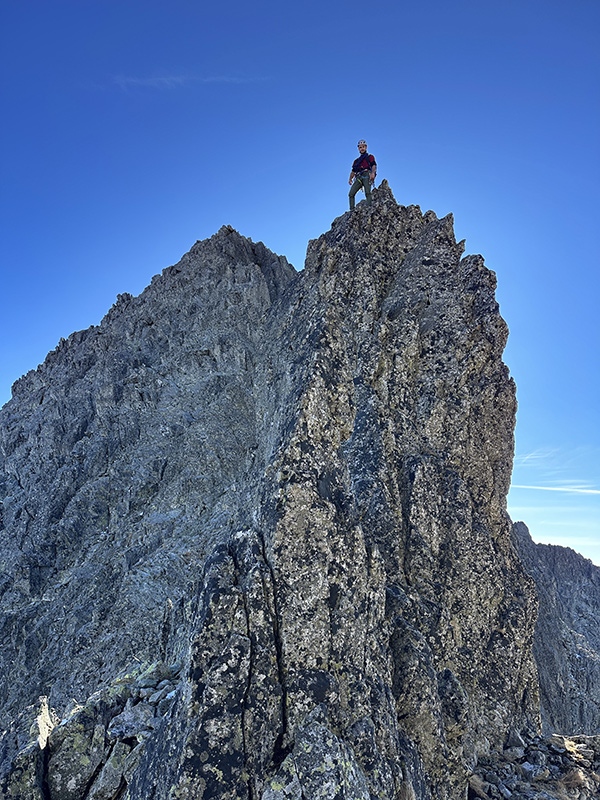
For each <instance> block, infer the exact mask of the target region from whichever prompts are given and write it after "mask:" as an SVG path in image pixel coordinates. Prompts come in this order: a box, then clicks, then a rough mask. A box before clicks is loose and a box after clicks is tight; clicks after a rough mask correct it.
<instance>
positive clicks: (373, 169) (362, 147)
mask: <svg viewBox="0 0 600 800" xmlns="http://www.w3.org/2000/svg"><path fill="white" fill-rule="evenodd" d="M358 152H359V153H360V155H359V157H358V158H357V159H356V160H355V162H354V164H352V172H351V173H350V178H349V179H348V183H349V184H350V187H351V188H350V191H349V192H348V197H349V198H350V211H352V209H353V208H354V196H355V194H356V193H357V192H358V191H360V190H361V189H364V190H365V195H366V196H367V205H369V206H370V205H371V185H372V184H373V183H375V176H376V175H377V162H376V161H375V156H370V155H369V154H368V153H367V143H366V142H365V140H364V139H361V140H360V141H359V143H358Z"/></svg>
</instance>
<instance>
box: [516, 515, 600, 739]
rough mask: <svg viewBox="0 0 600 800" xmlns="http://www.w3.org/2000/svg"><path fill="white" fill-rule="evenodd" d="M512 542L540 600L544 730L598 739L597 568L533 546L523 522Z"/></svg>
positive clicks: (569, 554)
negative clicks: (596, 737) (584, 735)
mask: <svg viewBox="0 0 600 800" xmlns="http://www.w3.org/2000/svg"><path fill="white" fill-rule="evenodd" d="M513 536H514V541H515V545H516V548H517V551H518V553H519V557H520V558H521V561H522V562H523V565H524V567H525V569H526V571H527V572H528V573H529V574H530V575H531V577H532V578H533V579H534V580H535V583H536V587H537V593H538V597H539V616H538V621H537V625H536V630H535V636H534V640H533V653H534V656H535V660H536V662H537V666H538V671H539V678H540V701H541V710H542V721H543V724H544V729H545V731H546V732H547V733H559V734H587V735H593V734H596V735H597V734H600V626H599V624H598V620H599V618H600V568H598V567H596V566H595V565H594V564H592V562H591V561H590V560H589V559H587V558H584V557H583V556H581V555H580V554H579V553H576V552H575V551H574V550H571V549H570V548H568V547H558V546H557V545H549V544H535V543H534V542H533V540H532V539H531V536H530V534H529V531H528V530H527V526H526V525H524V523H522V522H515V524H514V527H513Z"/></svg>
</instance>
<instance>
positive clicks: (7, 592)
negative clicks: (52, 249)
mask: <svg viewBox="0 0 600 800" xmlns="http://www.w3.org/2000/svg"><path fill="white" fill-rule="evenodd" d="M494 289H495V276H494V274H493V273H492V272H490V271H489V270H488V269H487V268H486V267H485V266H484V264H483V260H482V258H481V257H480V256H467V257H464V258H463V245H462V243H457V242H456V241H455V238H454V234H453V229H452V218H451V217H446V218H444V219H441V220H440V219H438V218H437V217H436V216H435V214H433V212H427V213H426V214H425V215H423V214H422V213H421V211H420V210H419V208H418V207H416V206H409V207H403V206H399V205H398V204H397V203H396V202H395V200H394V198H393V196H392V194H391V191H390V190H389V187H388V186H387V184H386V183H385V182H384V183H383V184H382V185H381V187H380V188H379V189H378V190H377V191H376V192H375V197H374V204H373V206H372V207H371V208H366V207H365V206H364V204H361V205H359V206H358V208H357V210H356V211H355V212H354V213H353V214H350V213H346V214H344V215H343V216H341V217H339V218H338V219H336V220H335V221H334V223H333V225H332V228H331V230H330V231H328V232H327V233H326V234H324V235H323V236H321V237H320V238H319V239H318V240H315V241H313V242H311V243H310V244H309V248H308V253H307V260H306V267H305V269H304V271H303V272H302V273H298V274H297V273H295V271H294V270H293V269H292V267H290V265H289V264H288V263H287V262H286V261H285V259H283V258H281V257H278V256H276V255H274V254H273V253H271V252H270V251H268V250H267V249H266V248H265V247H264V246H263V245H261V244H254V243H252V242H251V241H250V240H248V239H245V238H244V237H242V236H240V235H239V234H238V233H236V232H235V231H233V230H232V229H231V228H227V227H225V228H222V229H221V230H220V231H219V232H218V233H217V234H216V235H215V236H213V237H212V238H211V239H209V240H207V241H204V242H199V243H197V244H196V245H194V247H193V248H192V249H191V251H190V252H189V253H188V254H187V255H185V256H184V257H183V259H182V260H181V262H180V263H179V264H177V265H175V266H174V267H169V268H168V269H166V270H165V271H164V272H163V273H162V275H160V276H158V277H156V278H154V279H153V281H152V283H151V285H150V286H149V287H148V288H147V289H146V290H145V291H144V292H143V293H142V294H141V295H140V296H139V297H137V298H134V297H130V296H120V298H119V300H118V302H117V303H116V305H115V306H114V307H113V308H112V309H111V311H110V312H109V313H108V314H107V316H106V317H105V319H104V320H103V322H102V324H101V325H100V326H98V327H94V328H90V329H89V330H88V331H84V332H81V333H77V334H73V335H72V336H71V337H69V339H68V340H67V341H65V342H62V343H61V344H60V345H59V347H58V348H57V349H56V350H55V351H54V352H53V353H51V354H50V355H49V356H48V358H47V359H46V362H45V363H44V364H43V365H42V366H41V367H39V368H38V370H36V371H34V372H31V373H29V374H28V375H26V376H25V377H24V378H22V379H21V380H20V381H18V382H17V384H15V387H14V390H13V394H14V396H13V399H12V400H11V401H10V402H9V403H8V404H7V405H6V406H5V407H4V408H3V409H2V411H1V412H0V431H1V433H0V436H1V440H0V443H1V461H0V499H2V503H3V505H2V539H1V544H0V561H1V564H2V578H1V581H2V582H1V584H0V591H1V592H2V615H1V619H0V642H1V656H0V657H1V659H2V670H1V673H0V674H1V676H2V678H1V683H0V697H1V700H2V714H3V716H2V720H3V723H4V726H5V727H6V733H5V734H4V736H3V738H2V741H1V743H0V748H1V749H0V754H1V756H2V768H1V772H0V785H1V786H2V790H3V792H4V796H6V797H23V798H38V797H40V798H44V800H47V798H50V799H51V800H59V799H60V800H63V798H65V799H66V798H69V800H75V798H81V799H82V800H83V798H88V797H90V798H106V800H119V798H128V800H147V799H148V798H153V799H154V800H167V798H169V800H178V799H179V798H195V800H199V799H201V798H202V799H203V800H208V799H209V798H223V800H225V798H240V799H241V798H244V800H258V798H262V800H278V799H279V798H281V800H283V798H295V797H298V798H302V797H311V798H317V797H337V798H340V800H341V799H342V798H347V799H348V800H349V799H350V798H352V800H355V799H356V798H369V799H370V800H371V799H372V798H380V800H392V798H394V800H397V798H403V800H410V798H418V800H431V799H432V798H435V799H436V800H459V798H460V799H461V800H462V798H464V797H465V793H466V791H467V786H468V782H469V776H470V775H471V776H472V775H473V774H474V773H473V769H474V768H475V766H476V764H477V763H478V762H480V761H481V759H485V758H488V757H491V756H492V754H493V753H495V752H498V753H501V752H502V750H503V747H504V744H505V742H506V741H507V739H508V737H509V736H510V734H511V731H512V732H517V733H519V735H521V734H522V735H523V736H524V737H531V736H533V735H535V733H536V732H537V730H538V727H539V699H538V683H537V674H536V669H535V663H534V660H533V656H532V637H533V629H534V623H535V616H536V599H535V587H534V583H533V580H532V579H531V578H530V577H529V576H528V575H526V574H525V572H524V570H523V569H522V566H521V564H520V562H519V560H518V558H517V556H516V553H515V551H514V548H513V546H512V544H511V522H510V520H509V518H508V516H507V514H506V494H507V491H508V486H509V481H510V473H511V465H512V452H513V429H514V418H515V390H514V385H513V383H512V381H511V379H510V378H509V376H508V371H507V368H506V366H505V365H504V364H503V362H502V351H503V348H504V345H505V342H506V337H507V329H506V325H505V324H504V322H503V320H502V319H501V317H500V315H499V312H498V306H497V303H496V301H495V299H494ZM165 682H166V683H165ZM165 688H166V689H167V693H166V694H164V696H163V692H164V689H165ZM40 696H44V697H48V705H49V707H50V708H52V709H54V710H55V714H56V719H54V718H52V720H51V724H50V725H49V726H46V723H45V722H42V723H39V722H38V723H36V726H37V727H36V731H37V730H38V729H40V725H41V726H42V728H44V730H46V735H45V739H44V746H43V748H42V747H41V746H40V743H39V742H38V741H37V740H36V741H35V742H32V734H31V730H32V725H33V721H35V720H39V719H45V717H44V713H43V708H46V715H47V716H48V714H49V713H50V712H49V711H48V705H47V706H43V707H42V708H40V707H39V706H38V697H40ZM44 702H45V701H44ZM45 726H46V727H45ZM52 726H54V727H52ZM46 728H48V730H47V729H46ZM37 736H38V733H37V732H36V737H37ZM528 741H529V739H528Z"/></svg>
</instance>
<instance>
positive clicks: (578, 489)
mask: <svg viewBox="0 0 600 800" xmlns="http://www.w3.org/2000/svg"><path fill="white" fill-rule="evenodd" d="M510 488H511V489H535V490H538V491H541V492H568V493H569V494H600V489H587V488H585V487H583V486H525V485H523V484H519V483H513V484H512V485H511V487H510Z"/></svg>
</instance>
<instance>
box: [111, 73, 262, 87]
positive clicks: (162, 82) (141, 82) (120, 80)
mask: <svg viewBox="0 0 600 800" xmlns="http://www.w3.org/2000/svg"><path fill="white" fill-rule="evenodd" d="M263 80H265V79H264V78H258V77H251V76H250V77H248V76H246V77H240V76H237V75H208V76H201V75H156V76H154V77H148V78H140V77H136V76H134V75H115V76H113V82H114V83H115V84H116V85H117V86H119V87H120V88H121V89H123V90H124V91H126V90H128V89H178V88H181V87H185V86H193V85H202V84H214V83H222V84H244V83H257V82H260V81H263Z"/></svg>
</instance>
